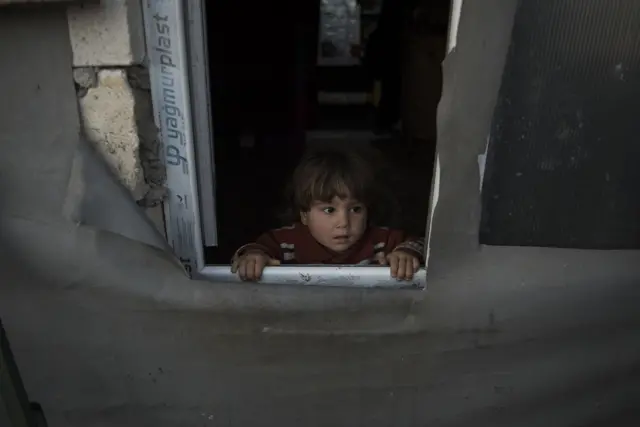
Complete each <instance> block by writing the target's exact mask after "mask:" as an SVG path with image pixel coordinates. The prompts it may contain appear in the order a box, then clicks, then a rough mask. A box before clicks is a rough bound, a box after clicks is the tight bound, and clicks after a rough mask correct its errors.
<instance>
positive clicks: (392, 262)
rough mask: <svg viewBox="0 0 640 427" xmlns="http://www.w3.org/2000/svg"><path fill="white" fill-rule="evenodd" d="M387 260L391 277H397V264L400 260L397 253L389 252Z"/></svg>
mask: <svg viewBox="0 0 640 427" xmlns="http://www.w3.org/2000/svg"><path fill="white" fill-rule="evenodd" d="M387 261H388V262H389V268H390V270H391V277H393V278H398V273H399V271H398V269H399V264H400V260H399V257H398V254H395V253H390V254H389V255H388V256H387Z"/></svg>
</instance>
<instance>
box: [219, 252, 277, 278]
mask: <svg viewBox="0 0 640 427" xmlns="http://www.w3.org/2000/svg"><path fill="white" fill-rule="evenodd" d="M268 265H269V266H272V265H280V261H278V260H277V259H273V258H271V257H270V256H269V255H267V254H265V253H264V252H262V251H249V252H247V253H245V254H243V255H241V256H239V257H238V258H236V259H235V260H234V261H233V264H232V265H231V272H232V273H235V272H238V276H239V277H240V279H242V280H247V281H252V282H253V281H256V280H259V279H260V277H262V270H264V268H265V267H266V266H268Z"/></svg>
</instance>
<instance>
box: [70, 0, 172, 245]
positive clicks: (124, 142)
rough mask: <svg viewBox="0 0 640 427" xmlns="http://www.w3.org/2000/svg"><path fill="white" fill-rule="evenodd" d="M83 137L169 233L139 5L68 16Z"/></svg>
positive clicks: (116, 3)
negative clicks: (163, 212)
mask: <svg viewBox="0 0 640 427" xmlns="http://www.w3.org/2000/svg"><path fill="white" fill-rule="evenodd" d="M67 19H68V25H69V36H70V39H71V47H72V52H73V65H74V70H73V77H74V81H75V83H76V92H77V95H78V105H79V109H80V115H81V121H82V124H83V131H84V133H85V135H86V137H87V139H88V140H89V141H91V143H92V144H93V145H94V147H95V148H96V149H97V151H98V152H99V153H100V154H101V155H102V156H103V158H104V159H105V161H106V162H107V164H108V165H109V167H110V169H111V171H112V172H113V173H114V174H115V175H116V176H117V178H118V180H119V181H120V183H121V184H123V185H124V186H125V187H126V188H127V189H128V190H129V192H130V193H131V195H132V197H133V198H134V200H135V201H136V202H137V203H138V205H140V206H142V207H143V208H145V210H146V211H147V213H148V215H149V216H150V217H151V218H152V220H153V222H154V223H155V224H156V226H157V228H158V229H159V230H161V231H162V232H163V233H164V219H163V214H162V201H163V200H164V196H165V189H164V181H165V171H164V167H163V165H162V162H161V160H160V159H161V157H160V149H161V145H160V141H159V138H158V130H157V128H156V126H155V124H154V120H153V108H152V103H151V91H150V87H149V76H148V72H147V70H146V67H145V65H144V60H145V41H144V26H143V20H142V9H141V4H140V1H138V0H103V1H101V2H99V3H92V4H80V5H76V6H73V7H70V8H69V9H68V10H67Z"/></svg>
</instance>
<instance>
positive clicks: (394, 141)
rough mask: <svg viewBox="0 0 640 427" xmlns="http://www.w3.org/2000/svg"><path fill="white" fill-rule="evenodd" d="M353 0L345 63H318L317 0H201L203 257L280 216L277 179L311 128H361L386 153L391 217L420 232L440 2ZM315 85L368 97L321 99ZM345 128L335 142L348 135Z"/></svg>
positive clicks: (437, 85)
mask: <svg viewBox="0 0 640 427" xmlns="http://www.w3.org/2000/svg"><path fill="white" fill-rule="evenodd" d="M223 4H224V5H223ZM360 6H361V9H360V10H361V13H360V20H361V24H360V29H359V31H360V39H361V40H360V43H359V44H358V46H354V47H353V48H354V50H355V51H357V50H358V49H359V50H360V52H364V54H361V56H360V59H359V60H358V59H356V60H355V61H353V62H354V63H353V64H352V65H323V64H319V63H318V56H319V50H320V48H319V46H322V49H324V50H320V52H321V54H323V55H325V51H326V52H329V53H326V55H328V56H330V55H331V52H330V49H328V48H327V44H328V43H327V42H326V41H325V40H323V41H322V42H321V40H320V38H321V29H320V22H321V6H320V1H319V0H310V1H306V0H305V1H301V0H296V1H294V0H285V1H279V2H265V1H262V0H249V1H245V2H221V1H213V2H211V3H207V25H208V34H209V40H208V48H209V64H210V77H211V88H212V89H211V90H212V100H213V123H214V138H215V142H214V152H215V185H216V209H217V212H216V219H217V225H218V240H219V241H218V246H217V247H208V248H206V251H205V257H206V262H207V263H208V264H226V263H228V262H229V260H230V259H231V256H232V254H233V253H234V251H235V250H236V249H237V248H238V247H239V246H241V245H242V244H244V243H247V242H249V241H251V240H253V239H255V238H256V237H257V236H258V235H259V234H260V233H262V232H264V231H266V230H268V229H269V228H273V227H277V226H280V225H282V224H281V223H280V222H279V220H278V212H279V208H280V207H281V202H282V195H283V189H284V186H285V185H286V183H287V180H288V178H289V175H290V173H291V171H292V169H293V167H294V166H295V164H296V163H297V161H298V160H299V158H300V156H301V155H302V153H303V152H304V150H305V149H306V148H307V147H308V146H309V145H310V144H312V143H311V142H310V141H311V140H312V139H313V138H311V137H310V136H309V135H310V134H312V133H313V132H318V131H323V132H325V133H327V132H328V133H331V132H332V131H350V132H353V131H355V132H359V135H365V136H366V135H367V132H368V133H369V134H370V135H371V136H370V137H369V140H368V141H365V143H370V144H371V145H372V146H374V147H375V148H376V149H377V150H380V151H381V152H382V154H383V155H384V157H385V159H387V160H388V161H389V166H390V168H389V172H385V173H387V174H388V175H389V176H388V182H389V184H390V185H392V186H393V188H394V193H395V194H396V195H397V198H398V200H397V204H398V206H399V207H400V208H401V209H400V210H398V212H399V213H398V215H397V216H395V217H394V218H393V219H392V220H391V219H390V221H392V223H391V224H388V225H392V226H398V227H402V228H404V229H407V231H410V232H412V233H416V234H419V235H422V234H423V233H424V229H425V222H426V215H427V212H428V197H425V195H426V194H428V193H429V189H430V182H431V175H432V169H433V162H434V152H435V139H436V138H435V136H436V132H435V119H436V108H437V103H438V101H439V97H440V91H441V84H442V82H441V80H442V78H441V69H440V62H441V61H442V59H443V58H444V51H445V44H446V33H447V24H448V17H449V0H431V1H430V0H410V1H407V0H404V1H402V0H395V1H393V0H387V3H383V4H381V5H380V4H376V2H375V0H368V1H367V0H361V1H360ZM372 29H376V31H375V32H374V33H372V34H373V35H372V36H369V34H370V33H371V32H372ZM380 46H382V47H380ZM329 47H330V46H329ZM353 54H354V55H357V54H358V53H357V52H353ZM375 82H379V87H381V92H380V93H381V95H380V102H378V103H377V105H374V104H376V103H375V102H372V101H371V100H372V99H373V98H374V96H373V93H374V87H375V86H376V85H375ZM320 92H322V93H331V94H336V93H337V94H341V95H344V94H352V95H358V94H360V95H362V94H367V95H368V98H369V101H368V102H360V101H359V102H348V103H344V102H343V103H341V104H339V105H338V104H335V103H327V102H319V101H318V94H319V93H320ZM395 122H401V123H402V131H396V130H394V128H393V127H392V126H393V124H394V123H395ZM345 138H346V139H345V140H344V141H340V143H350V140H349V139H350V138H349V137H348V136H347V137H345ZM315 143H316V144H318V143H322V141H320V142H317V141H316V142H315Z"/></svg>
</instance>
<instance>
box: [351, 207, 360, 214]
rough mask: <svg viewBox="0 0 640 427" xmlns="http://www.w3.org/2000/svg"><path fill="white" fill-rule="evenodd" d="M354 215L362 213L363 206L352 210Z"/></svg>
mask: <svg viewBox="0 0 640 427" xmlns="http://www.w3.org/2000/svg"><path fill="white" fill-rule="evenodd" d="M351 211H352V212H353V213H362V206H354V207H352V208H351Z"/></svg>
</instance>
